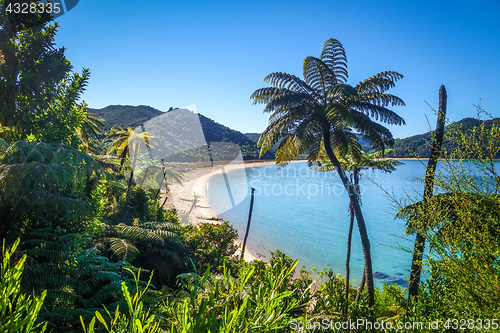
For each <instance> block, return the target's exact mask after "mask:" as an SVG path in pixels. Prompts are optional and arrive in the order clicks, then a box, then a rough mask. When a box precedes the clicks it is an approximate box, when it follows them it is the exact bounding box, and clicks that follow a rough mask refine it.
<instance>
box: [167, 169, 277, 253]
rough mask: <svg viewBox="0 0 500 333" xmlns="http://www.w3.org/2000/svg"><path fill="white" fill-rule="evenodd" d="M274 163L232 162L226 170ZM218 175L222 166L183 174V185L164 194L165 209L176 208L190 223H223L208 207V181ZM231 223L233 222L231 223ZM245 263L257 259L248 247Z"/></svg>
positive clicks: (172, 186)
mask: <svg viewBox="0 0 500 333" xmlns="http://www.w3.org/2000/svg"><path fill="white" fill-rule="evenodd" d="M274 164H275V162H274V161H265V162H262V161H256V162H255V161H246V162H243V161H240V162H239V163H235V162H232V163H230V164H225V165H224V170H225V171H229V170H234V169H240V168H249V167H256V166H261V165H274ZM217 173H222V167H221V166H215V167H214V168H212V167H200V168H193V169H191V170H189V171H187V172H185V173H184V174H183V176H184V180H183V184H182V185H180V184H172V185H170V186H169V188H170V191H169V192H168V193H166V194H165V193H162V196H161V201H160V202H163V201H164V200H165V195H167V196H168V200H167V202H166V204H165V209H173V208H175V209H176V210H177V212H178V213H180V214H181V215H182V214H183V212H184V216H185V217H184V219H186V220H188V221H189V223H192V224H198V223H211V224H221V223H222V221H217V220H215V219H216V218H217V216H216V215H215V214H214V212H213V211H212V209H211V208H210V206H209V205H208V201H207V197H206V193H205V188H206V185H207V181H208V179H209V178H210V177H211V176H212V175H214V174H217ZM229 222H231V221H229ZM243 237H244V235H240V238H239V239H238V240H237V244H238V245H239V248H240V250H239V251H238V252H237V255H239V254H240V253H241V247H242V243H243ZM244 259H245V261H247V262H248V261H252V260H255V259H257V258H256V257H254V256H253V255H252V254H251V253H250V251H249V249H248V245H247V246H246V250H245V258H244Z"/></svg>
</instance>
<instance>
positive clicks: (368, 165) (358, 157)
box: [317, 149, 403, 315]
mask: <svg viewBox="0 0 500 333" xmlns="http://www.w3.org/2000/svg"><path fill="white" fill-rule="evenodd" d="M390 150H393V149H390ZM339 162H340V164H341V165H342V167H343V168H344V171H348V172H351V182H353V183H354V188H355V191H356V193H357V195H358V200H360V199H361V193H360V191H359V180H360V172H361V170H367V169H377V170H381V171H383V172H392V171H394V170H396V166H398V165H401V164H403V163H402V162H399V161H398V160H394V159H388V158H384V154H383V152H382V151H378V152H375V153H373V154H367V153H365V152H363V151H361V152H360V154H351V155H347V156H342V157H340V158H339ZM317 169H318V170H319V171H331V170H335V166H334V165H333V164H332V163H331V162H329V161H328V156H326V154H325V152H324V151H323V150H322V151H321V153H320V161H318V164H317ZM349 212H350V215H351V219H350V223H349V232H348V236H347V255H346V262H345V266H346V267H345V268H346V278H345V289H344V291H345V299H346V303H345V310H344V313H345V315H347V308H348V304H349V303H348V300H349V275H350V267H349V266H350V265H349V262H350V260H351V242H352V229H353V225H354V215H355V214H354V207H353V204H352V202H349ZM365 273H366V272H363V278H362V279H361V283H360V286H359V291H358V296H357V297H356V301H357V300H358V298H359V296H360V294H361V291H362V290H363V287H364V284H365V281H366V277H365Z"/></svg>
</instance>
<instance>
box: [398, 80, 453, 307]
mask: <svg viewBox="0 0 500 333" xmlns="http://www.w3.org/2000/svg"><path fill="white" fill-rule="evenodd" d="M446 103H447V95H446V89H445V87H444V85H442V86H441V87H440V88H439V110H438V118H437V124H436V132H435V135H434V143H433V145H432V151H431V156H430V158H429V163H428V164H427V170H426V172H425V187H424V203H425V202H426V201H427V200H429V199H430V198H431V197H432V192H433V188H434V174H435V172H436V166H437V162H438V159H439V155H441V146H442V143H443V136H444V125H445V120H446ZM424 249H425V238H424V236H423V235H421V234H420V233H419V232H418V229H417V237H416V239H415V248H414V251H413V259H412V262H411V272H410V285H409V286H408V305H409V304H410V299H411V298H412V297H418V288H419V287H420V273H421V271H422V258H423V255H424ZM408 305H407V310H408Z"/></svg>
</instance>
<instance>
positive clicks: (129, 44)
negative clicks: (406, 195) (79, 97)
mask: <svg viewBox="0 0 500 333" xmlns="http://www.w3.org/2000/svg"><path fill="white" fill-rule="evenodd" d="M58 21H59V24H60V25H61V27H60V28H59V32H58V35H57V37H56V42H57V44H58V46H65V47H66V48H67V50H66V55H67V58H68V59H69V60H70V61H71V63H72V64H73V66H74V69H75V71H81V69H82V68H90V70H91V79H90V82H89V86H88V88H87V91H86V92H85V94H84V96H83V99H84V100H85V101H86V102H87V103H88V104H89V107H91V108H102V107H105V106H107V105H111V104H122V105H150V106H152V107H154V108H157V109H159V110H162V111H166V110H168V108H169V107H171V106H173V107H183V106H187V105H191V104H195V105H196V108H197V111H198V112H199V113H201V114H203V115H205V116H207V117H209V118H212V119H213V120H215V121H217V122H219V123H222V124H224V125H226V126H229V127H231V128H234V129H236V130H239V131H242V132H262V131H263V130H264V129H265V128H266V126H267V124H268V115H267V114H263V113H262V109H263V105H252V102H251V100H250V99H249V97H250V95H251V94H252V93H253V92H254V91H255V90H256V89H258V88H261V87H264V86H266V84H265V83H263V81H262V80H263V79H264V77H265V76H266V75H267V74H269V73H271V72H277V71H281V72H288V73H291V74H295V75H298V76H301V75H302V61H303V60H304V58H305V57H306V56H319V55H320V52H321V48H322V45H323V42H324V41H325V40H327V39H328V38H332V37H333V38H336V39H338V40H339V41H341V42H342V44H343V45H344V47H345V49H346V53H347V59H348V66H349V82H348V83H350V84H352V85H355V84H356V83H357V82H359V81H361V80H363V79H365V78H367V77H369V76H372V75H374V74H376V73H378V72H381V71H385V70H393V71H398V72H400V73H401V74H403V75H404V76H405V77H404V78H403V79H402V80H401V81H399V82H398V83H397V85H396V88H394V89H392V90H390V91H389V92H391V93H393V94H395V95H397V96H399V97H401V98H402V99H403V100H404V101H405V103H406V107H397V108H394V111H396V112H397V113H398V114H400V115H401V116H402V117H403V118H404V119H405V120H406V122H407V125H406V126H402V127H399V126H390V127H389V128H390V129H391V131H392V132H393V134H394V136H395V137H401V138H403V137H407V136H410V135H414V134H419V133H423V132H425V131H427V130H428V129H429V125H428V123H427V120H426V116H425V115H427V117H428V118H429V121H430V123H431V126H432V127H434V126H435V122H436V120H435V118H436V117H435V115H434V114H433V112H432V110H431V109H430V108H429V106H428V105H427V104H426V101H427V102H428V103H429V104H430V105H431V106H433V107H435V108H437V105H438V90H439V87H440V85H441V84H444V85H445V86H446V89H447V91H448V116H449V118H450V119H451V120H460V119H462V118H464V117H469V116H470V117H472V116H475V114H476V109H475V107H474V106H473V104H478V103H479V102H480V100H481V104H482V106H483V108H484V109H485V110H486V111H488V112H490V113H491V114H493V115H494V116H500V112H499V107H498V105H497V103H496V102H497V98H498V95H499V92H500V81H499V80H498V78H500V64H499V59H500V56H499V55H500V2H499V1H477V2H475V3H472V2H469V1H467V2H466V1H426V0H424V1H411V2H410V1H356V0H352V1H307V2H306V1H293V0H288V1H260V0H254V1H236V0H232V1H189V0H188V1H140V2H139V1H134V2H132V1H124V0H121V1H118V0H106V1H102V0H100V1H98V0H81V1H80V2H79V4H78V5H77V6H76V7H74V9H73V10H71V11H70V12H69V13H67V14H65V15H63V16H61V17H59V19H58Z"/></svg>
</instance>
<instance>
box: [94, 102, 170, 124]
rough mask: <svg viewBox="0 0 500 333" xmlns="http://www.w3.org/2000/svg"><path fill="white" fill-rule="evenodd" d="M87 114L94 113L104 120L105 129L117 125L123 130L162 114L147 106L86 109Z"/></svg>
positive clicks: (113, 106) (111, 106) (110, 106)
mask: <svg viewBox="0 0 500 333" xmlns="http://www.w3.org/2000/svg"><path fill="white" fill-rule="evenodd" d="M88 112H89V113H95V114H96V115H98V116H99V117H102V118H104V120H105V121H104V124H105V125H106V128H107V129H110V128H111V127H113V125H115V124H118V125H120V126H121V127H123V128H126V127H132V128H135V127H137V126H139V125H140V124H142V123H143V122H145V121H147V120H149V119H151V118H153V117H156V116H159V115H161V114H162V113H163V112H161V111H160V110H157V109H155V108H152V107H150V106H147V105H139V106H131V105H109V106H106V107H105V108H102V109H91V108H88Z"/></svg>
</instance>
